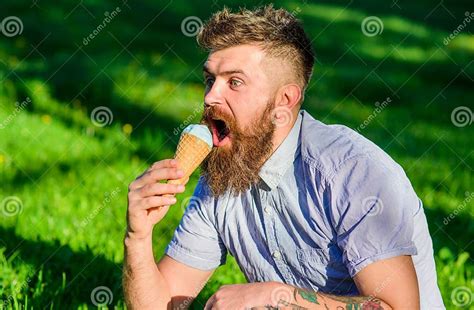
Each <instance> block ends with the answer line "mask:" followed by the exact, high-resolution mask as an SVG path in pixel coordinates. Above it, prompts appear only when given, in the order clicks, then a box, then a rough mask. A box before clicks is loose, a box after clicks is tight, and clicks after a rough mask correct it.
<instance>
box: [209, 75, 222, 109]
mask: <svg viewBox="0 0 474 310" xmlns="http://www.w3.org/2000/svg"><path fill="white" fill-rule="evenodd" d="M209 87H210V88H209ZM222 103H224V96H223V94H222V86H221V85H220V83H219V81H218V80H217V79H216V80H215V81H214V83H212V85H211V86H208V89H206V94H205V96H204V105H205V106H206V107H211V106H216V105H220V104H222Z"/></svg>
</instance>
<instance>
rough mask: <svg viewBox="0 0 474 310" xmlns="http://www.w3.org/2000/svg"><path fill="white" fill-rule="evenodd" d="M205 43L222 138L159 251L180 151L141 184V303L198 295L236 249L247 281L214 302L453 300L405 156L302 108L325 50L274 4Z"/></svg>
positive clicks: (208, 106) (137, 221)
mask: <svg viewBox="0 0 474 310" xmlns="http://www.w3.org/2000/svg"><path fill="white" fill-rule="evenodd" d="M198 43H199V44H200V45H201V46H202V47H204V48H206V49H208V50H209V56H208V58H207V61H206V63H205V65H204V68H203V71H204V79H205V83H206V90H205V98H204V101H205V110H204V115H203V123H205V124H207V125H208V126H209V128H210V129H211V131H212V133H213V143H214V146H215V147H214V148H213V150H212V152H211V154H210V155H209V156H208V158H207V159H206V160H205V162H204V163H203V165H202V176H201V178H200V180H199V183H198V185H197V187H196V189H195V192H194V196H195V199H194V201H195V202H196V203H192V204H190V205H189V206H188V208H187V209H186V212H185V214H184V216H183V218H182V220H181V222H180V224H179V226H178V228H177V229H176V231H175V234H174V237H173V239H172V240H171V242H170V244H169V245H168V247H167V248H166V255H164V256H163V257H162V258H161V260H160V261H159V262H158V263H155V260H154V257H153V252H152V237H151V236H152V229H153V226H154V225H155V224H156V223H158V222H159V221H161V219H162V218H163V217H164V215H165V214H166V212H167V210H168V208H169V206H170V205H172V204H174V203H175V202H176V198H174V194H176V193H180V192H182V191H183V190H184V187H183V186H176V185H169V184H165V183H160V182H159V181H161V180H168V179H178V178H180V177H181V176H182V172H181V171H180V170H179V167H178V166H177V163H176V162H175V161H174V160H162V161H159V162H157V163H155V164H153V165H152V167H151V168H150V169H148V170H147V171H146V172H145V173H144V174H142V175H141V176H140V177H138V178H137V179H136V180H135V181H134V182H132V183H131V185H130V188H129V195H128V198H129V207H128V229H127V234H126V237H125V267H124V290H125V296H126V300H127V304H128V306H129V307H130V308H132V309H166V308H185V307H187V306H188V305H189V304H190V302H191V301H192V299H193V298H194V297H195V296H196V295H197V294H198V293H199V291H200V290H201V288H202V287H203V286H204V285H205V283H206V282H207V280H208V279H209V277H210V276H211V275H212V273H213V271H214V270H215V269H216V268H217V267H218V266H220V265H222V264H224V263H225V257H226V254H227V253H228V252H229V253H230V254H232V255H233V256H234V257H235V258H236V260H237V262H238V264H239V266H240V268H241V270H242V271H243V273H244V274H245V276H246V278H247V280H248V282H249V283H248V284H237V285H225V286H223V287H221V288H220V289H219V290H218V291H217V292H215V294H214V295H213V296H212V297H211V298H210V299H209V300H208V301H207V304H206V306H205V308H206V309H249V308H254V307H255V308H257V307H261V308H263V307H265V308H267V309H277V308H278V309H281V308H283V307H288V308H287V309H420V308H421V309H444V306H443V302H442V300H441V297H440V292H439V289H438V286H437V283H436V272H435V264H434V260H433V249H432V241H431V237H430V235H429V232H428V227H427V223H426V218H425V214H424V211H423V207H422V203H421V201H420V200H419V199H418V197H417V196H416V194H415V192H414V190H413V188H412V186H411V184H410V182H409V180H408V179H407V177H406V175H405V173H404V171H403V170H402V168H401V167H400V166H399V165H398V164H396V163H395V162H394V161H393V160H392V159H391V158H390V157H389V156H388V155H387V154H386V153H384V152H383V151H382V150H381V149H380V148H378V147H377V146H376V145H375V144H373V143H371V142H370V141H368V140H367V139H365V138H363V137H362V136H361V135H359V134H357V133H356V132H354V131H352V130H350V129H348V128H347V127H344V126H340V125H334V126H328V125H325V124H323V123H321V122H319V121H317V120H315V119H313V118H312V117H311V116H310V115H309V114H308V113H307V112H305V111H303V110H301V109H300V107H301V104H302V102H303V95H304V91H305V89H306V87H307V85H308V81H309V79H310V77H311V73H312V67H313V63H314V56H313V52H312V50H311V43H310V41H309V39H308V38H307V36H306V35H305V33H304V31H303V29H302V27H301V25H300V23H299V22H298V21H297V20H296V19H295V18H294V17H293V16H292V15H291V14H290V13H288V12H287V11H285V10H282V9H279V10H276V9H273V8H272V7H271V6H267V7H264V8H259V9H256V10H254V11H250V10H241V11H240V12H238V13H232V12H230V11H229V10H227V9H224V10H223V11H221V12H218V13H216V14H214V15H213V16H212V18H211V19H210V20H209V21H208V22H207V24H206V25H205V26H204V27H203V29H202V30H201V32H200V34H199V36H198Z"/></svg>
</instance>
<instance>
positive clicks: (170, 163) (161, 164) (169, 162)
mask: <svg viewBox="0 0 474 310" xmlns="http://www.w3.org/2000/svg"><path fill="white" fill-rule="evenodd" d="M176 167H178V161H177V160H176V159H174V158H172V159H163V160H160V161H157V162H155V163H153V165H151V167H150V170H155V169H160V168H176Z"/></svg>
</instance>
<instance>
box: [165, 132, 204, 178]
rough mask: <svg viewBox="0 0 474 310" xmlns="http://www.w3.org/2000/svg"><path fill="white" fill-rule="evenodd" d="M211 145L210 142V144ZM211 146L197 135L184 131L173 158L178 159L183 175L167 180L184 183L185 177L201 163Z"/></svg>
mask: <svg viewBox="0 0 474 310" xmlns="http://www.w3.org/2000/svg"><path fill="white" fill-rule="evenodd" d="M211 145H212V144H211ZM211 149H212V146H210V145H209V143H208V142H206V141H205V140H203V139H201V138H199V137H198V136H197V135H195V134H192V133H189V132H184V133H183V134H182V135H181V138H180V139H179V143H178V147H177V149H176V154H175V157H174V158H175V159H177V160H178V163H179V164H178V167H179V169H181V170H183V171H184V176H183V177H182V178H181V179H178V180H169V181H168V183H170V184H184V182H185V181H186V179H187V178H188V177H189V176H190V175H191V174H192V173H193V171H194V170H196V168H197V167H198V166H199V165H200V164H201V162H202V161H203V160H204V159H205V158H206V156H207V155H208V154H209V153H210V152H211Z"/></svg>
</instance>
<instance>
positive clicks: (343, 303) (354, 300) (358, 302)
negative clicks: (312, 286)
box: [276, 283, 392, 310]
mask: <svg viewBox="0 0 474 310" xmlns="http://www.w3.org/2000/svg"><path fill="white" fill-rule="evenodd" d="M281 285H282V286H281V288H280V289H281V290H286V291H287V292H288V293H289V292H291V294H282V295H284V296H285V297H289V298H280V299H279V300H278V301H277V302H278V304H277V307H276V309H280V308H284V307H290V308H291V309H315V310H316V309H324V310H328V309H330V310H332V309H334V310H339V309H343V310H345V309H351V310H352V309H353V310H356V309H357V310H365V309H367V310H368V309H370V310H382V309H383V310H387V309H392V308H391V307H390V306H389V305H388V304H387V303H385V302H384V301H382V300H380V299H377V298H374V297H370V296H366V297H364V296H336V295H328V294H324V293H319V292H314V291H310V290H306V289H300V288H297V287H294V286H291V285H287V284H283V283H281ZM285 299H289V300H285Z"/></svg>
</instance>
